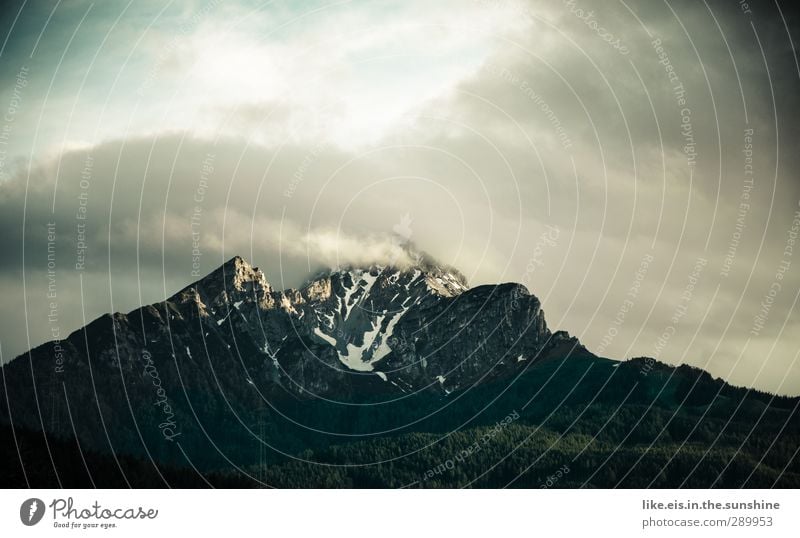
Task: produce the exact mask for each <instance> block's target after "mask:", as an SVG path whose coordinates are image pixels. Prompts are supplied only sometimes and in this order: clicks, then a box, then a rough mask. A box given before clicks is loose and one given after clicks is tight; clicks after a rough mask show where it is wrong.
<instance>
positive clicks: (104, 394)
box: [0, 253, 800, 488]
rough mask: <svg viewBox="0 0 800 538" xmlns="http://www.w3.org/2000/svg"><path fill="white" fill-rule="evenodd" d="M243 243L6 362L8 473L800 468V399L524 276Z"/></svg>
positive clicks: (438, 480) (410, 477)
mask: <svg viewBox="0 0 800 538" xmlns="http://www.w3.org/2000/svg"><path fill="white" fill-rule="evenodd" d="M415 260H416V261H415V262H414V263H412V264H410V265H409V264H403V265H398V266H393V265H378V264H375V265H372V266H368V267H343V268H337V269H334V270H327V271H324V272H320V273H319V274H317V275H316V276H314V277H313V278H311V279H309V280H308V281H307V283H306V284H305V285H303V286H301V287H300V288H299V289H287V290H276V289H274V288H273V287H272V286H271V285H270V284H269V282H268V281H267V279H266V277H265V275H264V273H263V272H262V271H260V270H259V269H258V268H255V267H252V266H251V265H249V264H248V263H247V262H246V261H245V260H243V259H242V258H240V257H234V258H233V259H231V260H229V261H228V262H226V263H225V264H223V265H222V266H221V267H219V268H218V269H217V270H215V271H214V272H212V273H211V274H209V275H208V276H206V277H205V278H203V279H201V280H199V281H197V282H195V283H193V284H191V285H190V286H187V287H186V288H184V289H182V290H180V291H178V292H177V293H176V294H174V295H173V296H172V297H170V298H168V299H167V300H166V301H164V302H161V303H157V304H153V305H149V306H144V307H142V308H139V309H137V310H134V311H132V312H129V313H127V314H121V313H115V314H107V315H104V316H102V317H100V318H98V319H96V320H94V321H92V322H91V323H89V324H88V325H87V326H86V327H84V328H82V329H80V330H78V331H75V332H74V333H72V334H71V335H70V336H69V337H67V338H66V339H64V340H61V341H57V342H50V343H46V344H43V345H41V346H38V347H36V348H34V349H32V350H31V351H29V352H28V353H25V354H23V355H21V356H19V357H17V358H16V359H14V360H12V361H10V362H9V363H8V364H6V365H5V366H4V367H3V368H2V369H0V370H1V371H2V381H3V382H2V385H1V386H0V402H2V405H0V424H2V427H1V429H2V436H0V439H1V442H2V451H3V453H2V457H3V462H4V463H3V468H2V471H0V473H2V474H1V475H0V483H1V484H2V486H3V487H26V486H31V487H39V488H44V487H58V486H62V487H167V486H171V487H209V486H215V487H272V486H274V487H292V488H305V487H464V486H469V487H506V486H509V487H537V488H538V487H559V488H572V487H692V488H706V487H752V488H755V487H758V488H762V487H798V486H800V463H799V462H798V458H797V457H796V456H797V448H798V446H800V421H799V420H798V414H797V409H798V404H799V403H800V398H797V397H791V398H790V397H778V396H774V395H771V394H766V393H763V392H759V391H756V390H752V389H747V388H738V387H733V386H730V385H728V384H727V383H725V382H724V381H722V380H719V379H714V378H712V376H711V375H709V374H708V373H707V372H705V371H703V370H700V369H697V368H693V367H689V366H678V367H673V366H668V365H666V364H663V363H660V362H657V361H654V360H652V359H648V358H635V359H631V360H626V361H616V360H611V359H606V358H601V357H597V356H595V355H594V354H592V353H591V352H590V351H589V350H587V349H586V348H585V347H583V346H582V345H581V343H580V342H579V341H578V340H577V339H576V338H574V337H572V336H570V335H569V334H568V333H566V332H564V331H551V329H550V328H548V326H547V323H546V322H545V316H544V312H543V310H542V305H541V304H540V302H539V300H538V299H537V298H536V297H535V296H534V295H532V294H531V293H530V292H529V291H528V290H527V289H526V288H525V287H524V286H522V285H520V284H514V283H505V284H498V285H486V286H477V287H474V288H473V287H470V286H469V284H468V283H467V281H466V279H465V278H464V276H463V275H462V274H461V273H459V272H458V271H457V270H455V269H453V268H451V267H448V266H446V265H443V264H440V263H438V262H437V261H435V260H433V259H432V258H431V257H429V256H427V255H425V254H421V253H418V254H416V255H415Z"/></svg>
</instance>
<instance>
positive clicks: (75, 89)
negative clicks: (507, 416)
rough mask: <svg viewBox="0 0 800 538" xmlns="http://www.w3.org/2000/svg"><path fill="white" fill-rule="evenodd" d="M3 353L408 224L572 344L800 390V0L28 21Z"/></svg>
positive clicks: (236, 10)
mask: <svg viewBox="0 0 800 538" xmlns="http://www.w3.org/2000/svg"><path fill="white" fill-rule="evenodd" d="M0 13H2V15H0V73H2V77H0V112H2V116H0V229H2V231H3V232H2V235H0V241H2V243H0V252H2V257H0V294H2V297H3V301H2V303H0V320H2V323H0V356H1V357H0V360H2V361H8V360H10V359H12V358H13V357H15V356H17V355H19V354H21V353H23V352H24V351H25V350H27V349H29V348H30V347H33V346H36V345H39V344H41V343H43V342H45V341H48V340H50V339H52V338H63V337H66V336H67V335H68V334H69V333H70V332H72V331H74V330H76V329H78V328H79V327H81V326H82V325H84V324H85V323H86V322H89V321H91V320H92V319H94V318H96V317H98V316H100V315H101V314H103V313H105V312H117V311H121V312H128V311H130V310H133V309H135V308H137V307H138V306H140V305H144V304H150V303H154V302H158V301H161V300H163V299H164V298H166V297H168V296H170V295H172V294H173V293H174V292H175V291H177V290H178V289H180V288H182V287H183V286H185V285H187V284H189V283H191V282H193V281H195V280H197V279H198V275H201V276H202V275H204V274H206V273H208V272H210V271H211V270H213V269H214V268H216V267H217V266H219V265H220V264H221V263H222V262H223V261H225V260H226V259H229V258H231V257H232V256H234V255H241V256H243V257H244V258H245V259H247V260H249V261H250V262H251V263H253V265H257V266H259V267H261V268H262V269H263V270H264V271H265V273H266V275H267V279H268V280H269V281H270V283H271V284H272V285H273V287H275V288H278V289H283V288H287V287H296V286H298V285H300V284H301V283H302V282H303V281H304V280H305V279H306V278H307V277H308V276H309V274H310V273H313V272H315V271H316V270H318V269H319V268H321V267H335V266H340V265H345V264H368V263H372V262H381V261H385V260H386V259H392V257H393V256H394V255H395V254H396V253H395V252H394V250H395V249H396V248H397V240H396V238H395V237H393V236H392V234H393V232H397V231H398V230H402V231H403V238H409V239H410V240H411V241H413V242H414V243H415V244H416V245H417V246H418V247H419V248H422V249H424V250H425V251H427V252H429V253H430V254H432V255H433V256H434V257H436V258H438V259H439V260H441V261H442V262H445V263H448V264H451V265H453V266H455V267H457V268H459V269H460V270H461V271H462V272H463V273H464V274H465V275H466V277H467V278H468V280H469V281H470V283H471V284H472V285H478V284H488V283H498V282H521V283H523V284H525V285H526V286H527V287H528V289H529V290H530V291H531V292H532V293H533V294H535V295H536V296H538V297H539V298H540V300H541V301H542V304H543V308H544V310H545V313H546V317H547V320H548V325H549V326H550V327H551V329H553V330H556V329H561V330H567V331H569V332H570V333H571V334H573V335H575V336H578V337H579V338H580V339H581V341H582V342H583V344H584V345H585V346H586V347H587V348H588V349H589V350H591V351H593V352H595V353H597V354H599V355H602V356H608V357H611V358H616V359H626V358H630V357H637V356H650V357H655V358H657V359H659V360H661V361H663V362H667V363H671V364H684V363H685V364H691V365H694V366H698V367H701V368H704V369H706V370H708V371H710V372H711V373H712V375H714V376H715V377H721V378H723V379H725V380H727V381H729V382H730V383H733V384H736V385H742V386H748V387H756V388H759V389H761V390H767V391H771V392H775V393H779V394H795V395H796V394H800V361H798V354H799V353H800V346H798V345H797V344H798V340H797V335H798V334H800V331H799V330H798V329H800V327H799V325H800V317H799V316H798V305H797V301H798V297H799V296H800V246H796V245H795V238H796V236H797V235H798V232H799V231H800V220H798V219H800V177H798V171H800V162H798V159H800V156H798V151H797V149H798V140H800V136H799V135H800V133H798V124H797V121H795V118H796V111H797V110H798V109H800V106H798V105H800V103H798V100H800V91H799V90H800V65H799V64H798V51H797V46H796V40H797V39H798V33H799V32H798V17H797V14H796V10H795V9H794V8H793V6H792V3H791V2H777V3H764V5H758V6H756V5H751V6H750V7H749V8H745V7H743V6H742V5H741V4H740V3H739V2H735V1H732V0H727V1H709V0H705V1H696V0H692V1H675V0H664V1H660V2H658V1H656V2H653V1H633V0H629V1H618V2H592V1H589V0H549V1H542V2H538V1H522V0H518V1H516V0H515V1H510V0H509V1H505V0H477V1H467V0H461V1H449V0H443V1H437V2H422V1H417V0H406V1H402V2H401V1H396V2H395V1H380V2H377V1H374V2H365V1H335V2H323V1H319V2H299V1H296V2H280V1H267V2H251V1H233V0H205V1H203V0H200V1H184V2H169V3H165V2H156V1H147V0H145V1H138V0H137V1H136V2H129V3H126V2H124V1H121V2H88V1H83V0H61V1H50V2H37V1H35V0H27V1H10V2H5V3H4V5H3V6H2V8H0Z"/></svg>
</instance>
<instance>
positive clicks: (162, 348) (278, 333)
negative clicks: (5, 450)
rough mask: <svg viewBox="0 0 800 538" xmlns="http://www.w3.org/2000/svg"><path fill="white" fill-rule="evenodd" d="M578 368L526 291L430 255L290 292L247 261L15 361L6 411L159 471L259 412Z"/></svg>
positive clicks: (6, 388)
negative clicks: (488, 281) (555, 362)
mask: <svg viewBox="0 0 800 538" xmlns="http://www.w3.org/2000/svg"><path fill="white" fill-rule="evenodd" d="M57 350H58V351H57ZM571 353H580V354H588V352H586V351H585V350H584V349H583V348H582V347H581V346H580V344H579V343H578V342H577V340H575V339H573V338H570V337H569V336H568V335H566V333H561V332H557V333H555V334H552V333H551V332H550V331H549V329H548V328H547V325H546V323H545V319H544V313H543V312H542V309H541V305H540V303H539V300H538V299H537V298H536V297H534V296H533V295H531V294H530V293H529V292H528V290H527V289H525V288H524V287H523V286H521V285H519V284H501V285H495V286H479V287H476V288H470V287H469V286H468V284H467V282H466V280H465V278H464V277H463V276H462V275H461V274H460V273H459V272H458V271H456V270H454V269H452V268H448V267H446V266H442V265H440V264H438V263H436V262H435V261H433V260H431V259H430V258H428V257H427V256H419V257H418V263H417V264H415V265H413V266H410V267H402V268H401V267H387V266H380V265H373V266H371V267H363V268H353V267H349V268H341V269H337V270H329V271H326V272H323V273H320V274H318V275H316V276H315V277H313V278H312V279H310V280H309V281H308V282H307V283H306V284H305V285H303V286H302V287H301V288H300V289H297V290H295V289H288V290H282V291H278V290H275V289H273V288H272V287H271V286H270V284H269V283H268V282H267V279H266V277H265V275H264V274H263V273H262V272H261V271H260V270H258V269H257V268H254V267H251V266H250V265H249V264H248V263H247V262H245V261H244V260H243V259H241V258H240V257H235V258H233V259H231V260H229V261H228V262H226V263H225V264H224V265H222V266H221V267H220V268H219V269H217V270H216V271H214V272H213V273H211V274H210V275H208V276H207V277H205V278H203V279H202V280H200V281H198V282H196V283H194V284H192V285H190V286H188V287H186V288H185V289H183V290H181V291H179V292H178V293H176V294H175V295H173V296H172V297H170V298H169V299H167V300H166V301H164V302H162V303H158V304H154V305H150V306H145V307H143V308H140V309H137V310H134V311H133V312H130V313H128V314H114V315H105V316H102V317H101V318H99V319H97V320H95V321H93V322H92V323H90V324H89V325H87V326H86V327H84V328H83V329H81V330H79V331H76V332H75V333H73V334H72V335H70V336H69V338H67V339H66V340H64V341H62V342H60V343H57V344H54V343H49V344H45V345H42V346H39V347H38V348H35V349H33V350H32V351H31V352H29V354H26V355H23V356H21V357H19V358H17V359H15V360H14V361H12V362H11V363H9V364H8V365H6V366H5V367H4V368H3V369H2V371H3V375H4V380H5V383H4V385H3V389H2V390H3V394H2V395H0V396H1V397H2V398H3V401H6V398H8V401H9V402H10V414H9V413H8V410H3V412H4V413H6V416H5V417H4V419H5V420H6V421H11V420H13V421H14V422H15V424H17V425H24V426H26V427H31V428H35V429H43V430H45V431H50V432H54V433H57V434H59V435H63V436H68V437H75V436H77V438H78V439H80V440H82V441H83V442H84V443H86V444H88V445H89V446H93V447H101V448H106V447H109V446H110V448H111V449H113V450H116V447H118V446H124V447H129V446H141V445H144V446H145V447H147V446H150V447H151V448H150V449H149V450H148V449H145V450H146V451H147V452H148V454H149V455H151V456H152V455H155V457H159V455H160V451H162V450H166V449H165V448H164V443H156V442H154V441H156V440H162V438H163V439H164V440H167V441H176V440H177V441H183V440H186V439H187V437H189V436H190V435H196V436H197V437H198V438H203V439H210V438H212V437H215V435H216V436H223V437H225V436H226V435H227V436H228V439H227V440H228V441H230V442H231V443H233V441H234V439H233V438H232V437H231V434H230V433H229V432H230V430H229V428H230V426H231V425H232V424H236V425H243V426H245V429H246V430H247V429H248V428H247V425H248V421H251V420H253V417H254V416H255V410H262V409H266V408H269V409H271V410H272V411H273V412H274V413H275V414H277V415H280V416H282V417H283V416H284V415H285V414H286V411H285V410H286V408H287V406H292V405H297V403H296V402H302V401H304V400H323V401H335V402H344V403H345V404H350V405H353V404H357V403H358V402H365V401H369V402H372V403H373V404H374V403H375V402H385V401H393V400H395V399H398V398H409V397H412V396H414V395H416V394H420V393H426V394H430V393H435V394H438V395H439V396H440V397H441V398H448V397H450V396H449V395H450V394H452V393H453V392H455V391H460V390H463V389H467V388H469V387H472V386H474V385H476V384H480V383H483V382H485V381H487V380H492V379H498V378H502V377H503V376H509V377H510V376H514V375H517V374H518V373H519V372H520V371H521V370H522V369H524V368H525V367H526V365H529V364H531V363H533V362H535V361H542V360H547V359H548V358H551V357H558V358H563V357H565V356H567V355H569V354H571ZM57 355H58V356H57ZM589 355H590V354H589ZM56 359H61V360H60V361H58V363H57V361H56ZM57 364H58V366H56V365H57ZM281 402H288V403H286V405H283V404H282V403H281ZM282 405H283V407H281V406H282ZM76 413H78V414H80V420H74V415H75V414H76ZM189 425H191V427H190V426H189ZM226 432H228V433H226ZM115 445H116V446H115ZM213 449H217V446H216V444H214V446H213ZM170 454H171V456H170V457H173V458H177V457H178V456H176V455H175V453H174V451H172V452H170ZM195 461H196V458H195Z"/></svg>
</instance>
